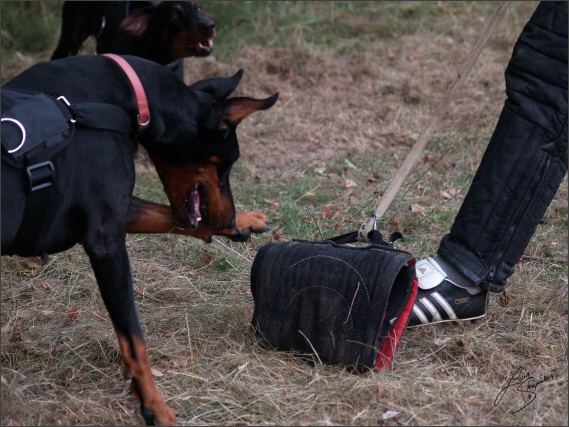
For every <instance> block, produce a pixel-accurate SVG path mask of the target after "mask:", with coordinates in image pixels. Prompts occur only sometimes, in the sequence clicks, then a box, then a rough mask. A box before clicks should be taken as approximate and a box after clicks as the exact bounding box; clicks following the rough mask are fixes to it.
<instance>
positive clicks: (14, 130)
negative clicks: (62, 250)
mask: <svg viewBox="0 0 569 427" xmlns="http://www.w3.org/2000/svg"><path fill="white" fill-rule="evenodd" d="M1 95H2V119H1V122H2V132H1V133H2V135H1V139H2V164H8V165H10V166H12V167H15V168H17V169H21V170H22V173H24V175H25V176H24V179H25V180H26V182H27V185H26V190H27V194H26V206H25V212H24V217H23V220H22V223H21V224H27V226H26V227H22V226H20V229H19V230H18V235H17V238H16V239H15V240H14V241H15V242H18V241H22V242H25V241H27V240H28V239H29V238H31V237H32V236H33V235H34V234H36V233H37V232H38V230H39V229H40V228H41V225H42V224H41V223H42V218H43V211H42V209H41V208H40V207H41V206H42V205H45V203H46V202H47V200H48V199H49V195H50V187H51V185H52V183H53V180H54V177H55V174H56V173H57V171H56V170H55V167H54V164H53V162H52V161H51V159H52V158H53V156H55V155H56V154H57V153H58V152H60V151H61V150H63V149H64V148H65V147H66V146H67V144H69V142H70V141H71V139H72V137H73V135H74V133H75V128H76V126H86V127H90V128H97V129H105V130H112V131H116V132H120V133H124V134H127V135H128V134H130V133H131V132H133V130H134V129H133V122H132V120H131V117H130V116H129V115H128V113H127V112H126V111H125V110H124V109H123V108H121V107H117V106H116V105H111V104H105V103H80V104H71V103H70V102H69V101H68V100H67V99H66V98H65V96H60V97H58V98H55V97H52V96H50V95H46V94H44V93H32V92H27V91H22V90H16V89H12V88H6V87H3V88H2V94H1ZM30 225H31V226H30ZM15 246H17V245H16V244H15ZM13 249H17V248H16V247H14V248H13Z"/></svg>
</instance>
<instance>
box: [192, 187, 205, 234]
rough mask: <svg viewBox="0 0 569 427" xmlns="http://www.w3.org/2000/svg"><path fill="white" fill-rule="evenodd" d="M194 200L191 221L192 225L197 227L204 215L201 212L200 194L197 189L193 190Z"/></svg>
mask: <svg viewBox="0 0 569 427" xmlns="http://www.w3.org/2000/svg"><path fill="white" fill-rule="evenodd" d="M191 196H192V200H191V207H190V221H191V223H192V225H195V226H196V227H197V225H198V223H199V222H200V221H201V219H202V216H201V214H200V194H199V192H198V191H197V190H194V191H192V195H191Z"/></svg>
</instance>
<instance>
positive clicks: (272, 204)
mask: <svg viewBox="0 0 569 427" xmlns="http://www.w3.org/2000/svg"><path fill="white" fill-rule="evenodd" d="M263 202H265V204H267V205H269V208H270V209H271V210H273V211H278V210H279V202H278V201H277V200H270V199H263Z"/></svg>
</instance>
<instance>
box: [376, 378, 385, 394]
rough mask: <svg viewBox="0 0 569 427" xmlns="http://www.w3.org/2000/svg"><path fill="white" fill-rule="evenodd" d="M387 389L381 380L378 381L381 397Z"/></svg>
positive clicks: (378, 390)
mask: <svg viewBox="0 0 569 427" xmlns="http://www.w3.org/2000/svg"><path fill="white" fill-rule="evenodd" d="M384 391H385V386H384V385H383V384H382V383H381V382H379V381H378V382H377V394H378V396H379V397H381V396H382V395H383V392H384Z"/></svg>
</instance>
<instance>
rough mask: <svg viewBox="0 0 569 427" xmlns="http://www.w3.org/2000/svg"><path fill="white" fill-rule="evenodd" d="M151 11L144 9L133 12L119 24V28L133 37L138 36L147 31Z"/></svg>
mask: <svg viewBox="0 0 569 427" xmlns="http://www.w3.org/2000/svg"><path fill="white" fill-rule="evenodd" d="M151 15H152V11H151V9H149V8H144V9H140V10H137V11H135V12H133V13H132V14H131V15H129V16H127V17H126V18H124V19H123V21H122V22H121V23H120V25H119V28H120V29H121V30H123V31H126V32H127V33H129V34H132V35H133V36H140V35H142V34H144V32H145V31H146V30H147V29H148V21H149V20H150V16H151Z"/></svg>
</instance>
